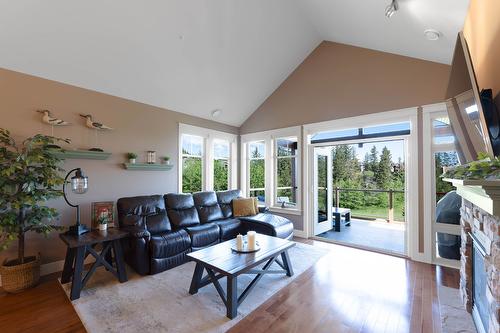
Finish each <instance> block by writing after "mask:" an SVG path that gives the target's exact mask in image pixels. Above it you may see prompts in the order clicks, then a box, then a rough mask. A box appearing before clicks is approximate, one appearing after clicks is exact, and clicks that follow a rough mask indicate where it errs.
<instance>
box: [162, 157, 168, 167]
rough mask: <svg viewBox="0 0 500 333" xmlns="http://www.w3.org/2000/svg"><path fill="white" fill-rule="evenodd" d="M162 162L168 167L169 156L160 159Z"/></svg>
mask: <svg viewBox="0 0 500 333" xmlns="http://www.w3.org/2000/svg"><path fill="white" fill-rule="evenodd" d="M161 160H162V161H163V164H166V165H170V157H169V156H164V157H162V158H161Z"/></svg>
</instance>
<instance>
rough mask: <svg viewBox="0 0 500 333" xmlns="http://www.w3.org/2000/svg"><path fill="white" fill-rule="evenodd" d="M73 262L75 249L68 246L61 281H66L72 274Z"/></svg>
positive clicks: (68, 280)
mask: <svg viewBox="0 0 500 333" xmlns="http://www.w3.org/2000/svg"><path fill="white" fill-rule="evenodd" d="M74 263H75V249H72V248H70V247H68V248H67V249H66V258H65V259H64V268H63V271H62V275H61V283H62V284H64V283H68V282H70V281H71V277H72V276H73V266H74Z"/></svg>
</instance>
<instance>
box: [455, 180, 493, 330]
mask: <svg viewBox="0 0 500 333" xmlns="http://www.w3.org/2000/svg"><path fill="white" fill-rule="evenodd" d="M454 185H455V186H456V184H455V182H454ZM464 187H465V186H462V188H461V187H460V186H457V193H458V194H460V195H462V198H463V200H462V208H461V222H460V223H461V229H462V235H461V237H462V244H461V249H460V253H461V259H460V260H461V268H460V294H461V296H462V299H463V303H464V305H465V308H466V309H467V311H468V312H470V313H472V315H473V318H474V322H475V323H476V327H478V332H481V331H482V328H483V329H484V330H483V331H484V332H487V333H498V332H500V326H499V317H500V217H499V214H497V212H496V210H495V209H494V208H493V207H494V206H495V205H494V204H485V201H484V197H482V198H481V196H477V195H471V193H465V192H464V191H469V192H470V190H471V189H466V188H464ZM474 187H475V188H474ZM471 188H472V190H473V191H474V192H475V193H476V194H477V193H478V192H481V191H478V188H477V186H471ZM480 188H481V190H482V187H480ZM490 201H491V198H490ZM478 204H479V205H481V206H482V207H480V206H479V205H478ZM483 208H485V209H488V210H489V211H491V212H492V213H495V214H497V215H493V214H491V213H489V212H487V211H486V210H485V209H483Z"/></svg>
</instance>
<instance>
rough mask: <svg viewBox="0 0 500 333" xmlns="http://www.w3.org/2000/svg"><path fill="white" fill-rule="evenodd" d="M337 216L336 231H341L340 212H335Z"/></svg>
mask: <svg viewBox="0 0 500 333" xmlns="http://www.w3.org/2000/svg"><path fill="white" fill-rule="evenodd" d="M334 216H335V225H334V226H335V231H340V214H339V213H334Z"/></svg>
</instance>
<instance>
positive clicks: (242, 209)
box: [233, 198, 259, 217]
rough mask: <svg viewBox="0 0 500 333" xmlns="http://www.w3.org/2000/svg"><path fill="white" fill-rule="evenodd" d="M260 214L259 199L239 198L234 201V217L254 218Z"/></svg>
mask: <svg viewBox="0 0 500 333" xmlns="http://www.w3.org/2000/svg"><path fill="white" fill-rule="evenodd" d="M258 212H259V208H258V205H257V198H237V199H234V200H233V215H234V217H243V216H253V215H256V214H257V213H258Z"/></svg>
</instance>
